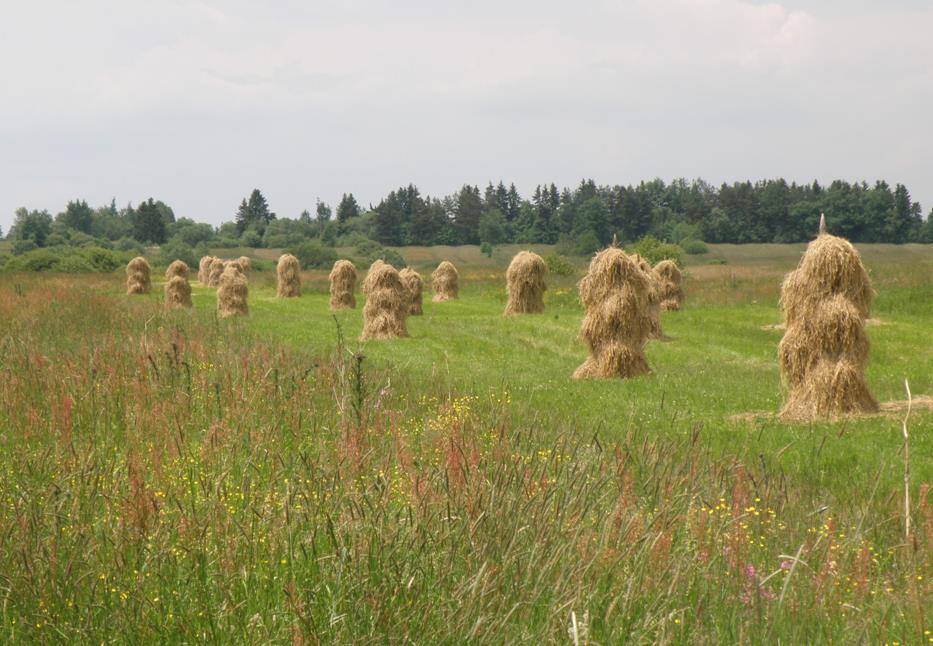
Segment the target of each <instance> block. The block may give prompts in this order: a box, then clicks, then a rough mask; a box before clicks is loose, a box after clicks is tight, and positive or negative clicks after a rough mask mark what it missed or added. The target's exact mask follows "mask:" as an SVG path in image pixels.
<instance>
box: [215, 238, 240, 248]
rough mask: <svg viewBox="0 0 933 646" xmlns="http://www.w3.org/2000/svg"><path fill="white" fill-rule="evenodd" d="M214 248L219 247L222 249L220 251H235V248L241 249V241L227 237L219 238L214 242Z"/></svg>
mask: <svg viewBox="0 0 933 646" xmlns="http://www.w3.org/2000/svg"><path fill="white" fill-rule="evenodd" d="M214 246H216V247H218V248H220V249H233V248H234V247H239V246H240V241H239V240H237V239H236V238H230V237H227V236H220V237H219V238H217V240H216V241H215V242H214Z"/></svg>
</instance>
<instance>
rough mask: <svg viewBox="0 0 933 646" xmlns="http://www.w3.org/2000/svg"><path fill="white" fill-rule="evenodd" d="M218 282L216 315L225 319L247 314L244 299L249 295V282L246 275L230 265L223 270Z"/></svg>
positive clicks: (246, 305)
mask: <svg viewBox="0 0 933 646" xmlns="http://www.w3.org/2000/svg"><path fill="white" fill-rule="evenodd" d="M218 282H219V286H218V288H217V316H219V317H220V318H222V319H225V318H227V317H230V316H245V315H246V314H249V305H248V303H247V300H246V299H247V297H248V296H249V284H248V282H247V280H246V275H245V274H244V273H243V272H242V271H240V270H239V269H238V268H237V267H236V266H230V267H227V268H226V269H224V270H223V273H221V275H220V280H219V281H218Z"/></svg>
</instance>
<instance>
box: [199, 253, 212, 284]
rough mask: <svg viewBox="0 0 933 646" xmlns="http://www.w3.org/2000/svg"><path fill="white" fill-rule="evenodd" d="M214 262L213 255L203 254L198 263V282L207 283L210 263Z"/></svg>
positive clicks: (209, 277)
mask: <svg viewBox="0 0 933 646" xmlns="http://www.w3.org/2000/svg"><path fill="white" fill-rule="evenodd" d="M212 262H214V256H203V257H202V258H201V262H199V263H198V282H199V283H201V284H202V285H207V284H208V283H209V282H210V279H211V263H212Z"/></svg>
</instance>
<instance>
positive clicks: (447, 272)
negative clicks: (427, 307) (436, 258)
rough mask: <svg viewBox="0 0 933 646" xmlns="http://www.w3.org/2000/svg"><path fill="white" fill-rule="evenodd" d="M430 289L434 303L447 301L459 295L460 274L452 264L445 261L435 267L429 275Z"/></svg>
mask: <svg viewBox="0 0 933 646" xmlns="http://www.w3.org/2000/svg"><path fill="white" fill-rule="evenodd" d="M431 289H432V290H434V298H433V299H432V300H434V301H436V302H440V301H449V300H452V299H454V298H457V297H458V295H459V294H460V274H459V272H457V268H456V267H454V265H453V263H451V262H448V261H446V260H444V261H442V262H441V264H439V265H438V266H437V269H435V270H434V272H433V273H432V274H431Z"/></svg>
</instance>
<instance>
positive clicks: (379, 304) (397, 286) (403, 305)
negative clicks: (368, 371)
mask: <svg viewBox="0 0 933 646" xmlns="http://www.w3.org/2000/svg"><path fill="white" fill-rule="evenodd" d="M363 293H364V294H366V305H364V306H363V334H362V336H361V337H360V340H362V341H365V340H367V339H391V338H395V337H403V336H408V329H407V328H406V327H405V319H406V318H407V317H408V302H409V293H408V288H407V287H406V286H405V284H404V283H403V282H402V278H401V276H399V273H398V271H396V270H395V267H393V266H392V265H389V264H387V263H385V262H383V261H382V260H377V261H376V262H374V263H373V264H372V266H370V268H369V271H368V272H366V279H365V280H364V281H363Z"/></svg>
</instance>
